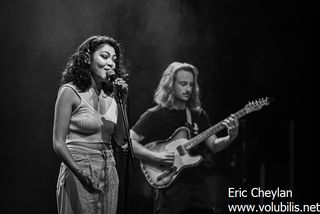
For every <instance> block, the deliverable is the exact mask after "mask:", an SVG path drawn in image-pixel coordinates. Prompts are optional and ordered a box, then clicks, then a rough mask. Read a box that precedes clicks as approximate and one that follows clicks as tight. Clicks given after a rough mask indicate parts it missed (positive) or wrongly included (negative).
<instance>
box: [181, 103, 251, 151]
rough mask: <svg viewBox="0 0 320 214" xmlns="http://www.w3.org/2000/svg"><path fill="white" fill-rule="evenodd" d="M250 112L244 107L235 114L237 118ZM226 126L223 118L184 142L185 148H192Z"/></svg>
mask: <svg viewBox="0 0 320 214" xmlns="http://www.w3.org/2000/svg"><path fill="white" fill-rule="evenodd" d="M248 113H249V112H248V111H247V110H246V109H245V108H242V109H241V110H239V111H237V112H236V113H234V115H235V117H237V118H241V117H243V116H244V115H246V114H248ZM224 128H225V126H224V125H223V120H222V121H220V122H219V123H217V124H216V125H214V126H212V127H210V128H209V129H207V130H205V131H203V132H201V133H200V134H199V135H197V136H195V137H194V138H192V139H190V140H189V141H188V142H187V143H185V144H184V147H185V149H186V150H190V149H192V148H193V147H195V146H197V145H198V144H199V143H201V142H202V141H204V140H205V139H207V138H208V137H209V136H211V135H213V134H215V133H217V132H219V131H221V130H222V129H224Z"/></svg>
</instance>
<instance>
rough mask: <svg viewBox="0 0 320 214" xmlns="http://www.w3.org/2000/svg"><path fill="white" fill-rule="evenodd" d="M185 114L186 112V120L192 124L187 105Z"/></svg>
mask: <svg viewBox="0 0 320 214" xmlns="http://www.w3.org/2000/svg"><path fill="white" fill-rule="evenodd" d="M186 114H187V122H188V123H189V124H190V125H191V126H192V117H191V111H190V109H189V107H187V108H186Z"/></svg>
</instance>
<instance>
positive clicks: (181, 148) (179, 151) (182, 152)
mask: <svg viewBox="0 0 320 214" xmlns="http://www.w3.org/2000/svg"><path fill="white" fill-rule="evenodd" d="M177 151H178V153H179V155H180V156H182V155H184V154H186V151H185V150H184V148H183V147H182V145H180V146H177Z"/></svg>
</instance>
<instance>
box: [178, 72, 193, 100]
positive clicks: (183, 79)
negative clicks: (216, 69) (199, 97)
mask: <svg viewBox="0 0 320 214" xmlns="http://www.w3.org/2000/svg"><path fill="white" fill-rule="evenodd" d="M193 87H194V76H193V74H192V72H191V71H188V70H184V69H181V70H179V71H178V72H177V74H176V79H175V82H174V98H175V100H176V101H180V102H188V100H189V98H190V95H191V92H192V90H193Z"/></svg>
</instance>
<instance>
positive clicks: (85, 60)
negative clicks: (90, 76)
mask: <svg viewBox="0 0 320 214" xmlns="http://www.w3.org/2000/svg"><path fill="white" fill-rule="evenodd" d="M84 62H85V63H87V64H88V65H90V63H91V57H90V54H89V53H85V55H84Z"/></svg>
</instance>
